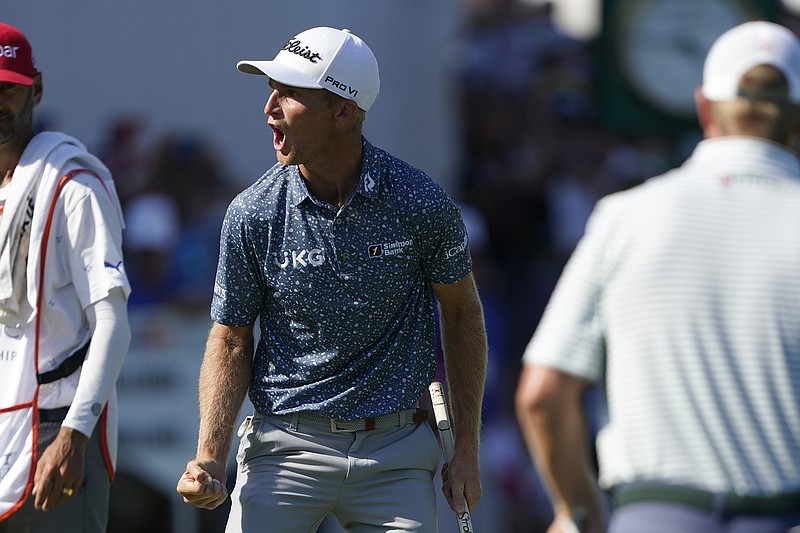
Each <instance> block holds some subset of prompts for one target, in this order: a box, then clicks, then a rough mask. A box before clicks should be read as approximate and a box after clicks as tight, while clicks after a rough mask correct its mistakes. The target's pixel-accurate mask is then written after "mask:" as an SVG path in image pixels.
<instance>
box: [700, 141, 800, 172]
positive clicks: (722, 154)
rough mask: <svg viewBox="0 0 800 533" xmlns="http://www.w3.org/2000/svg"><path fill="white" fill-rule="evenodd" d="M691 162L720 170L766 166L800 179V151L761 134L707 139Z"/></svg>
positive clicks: (701, 143) (701, 142)
mask: <svg viewBox="0 0 800 533" xmlns="http://www.w3.org/2000/svg"><path fill="white" fill-rule="evenodd" d="M690 162H691V164H702V165H706V164H708V165H713V166H719V167H720V168H721V169H723V170H725V169H730V168H733V169H736V168H743V167H744V168H749V167H750V166H753V165H763V166H766V167H767V168H769V167H772V168H774V169H776V170H780V171H782V174H784V175H787V176H791V177H793V178H795V179H798V178H800V159H798V157H797V154H795V153H794V152H792V151H791V150H789V149H788V148H787V147H785V146H783V145H780V144H778V143H775V142H772V141H769V140H766V139H761V138H758V137H745V136H725V137H715V138H713V139H705V140H703V141H700V143H698V145H697V147H696V148H695V150H694V152H693V153H692V157H691V159H690Z"/></svg>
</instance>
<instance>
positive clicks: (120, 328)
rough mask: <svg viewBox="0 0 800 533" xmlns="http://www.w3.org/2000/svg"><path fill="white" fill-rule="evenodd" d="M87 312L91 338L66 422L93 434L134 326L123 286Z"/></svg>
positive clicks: (119, 369)
mask: <svg viewBox="0 0 800 533" xmlns="http://www.w3.org/2000/svg"><path fill="white" fill-rule="evenodd" d="M86 312H87V318H88V319H89V324H90V327H91V328H92V339H91V343H90V344H89V351H88V353H87V354H86V360H85V361H84V363H83V367H82V368H81V377H80V381H79V382H78V389H77V390H76V391H75V398H74V400H73V401H72V405H71V406H70V408H69V412H68V413H67V416H66V418H65V419H64V423H63V426H65V427H68V428H72V429H74V430H76V431H80V432H81V433H83V434H84V435H86V436H91V434H92V430H93V429H94V426H95V424H96V423H97V420H98V418H99V417H100V414H101V413H102V411H103V407H105V405H106V402H107V401H108V398H109V396H110V395H111V392H112V390H113V389H114V384H115V383H116V381H117V378H118V377H119V373H120V371H121V370H122V364H123V362H124V360H125V355H126V354H127V352H128V345H129V344H130V341H131V330H130V325H129V324H128V306H127V299H126V298H125V295H124V293H123V289H122V288H120V287H116V288H114V289H111V290H110V291H109V293H108V296H106V297H105V298H103V299H101V300H98V301H97V302H95V303H94V304H92V305H90V306H89V307H88V308H87V309H86Z"/></svg>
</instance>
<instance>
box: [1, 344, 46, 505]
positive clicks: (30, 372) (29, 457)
mask: <svg viewBox="0 0 800 533" xmlns="http://www.w3.org/2000/svg"><path fill="white" fill-rule="evenodd" d="M0 329H1V330H2V331H0V372H2V374H3V381H4V384H5V386H4V387H3V388H2V389H0V520H2V519H3V518H5V517H6V516H8V515H10V514H11V513H12V512H14V511H16V509H17V508H18V507H19V506H21V505H22V502H24V501H25V498H27V496H28V494H29V493H30V490H31V488H32V485H33V474H34V470H33V468H34V465H35V464H36V460H35V459H36V458H35V457H34V456H33V454H34V452H33V450H34V445H33V440H34V435H35V431H36V425H35V422H36V421H35V419H34V410H35V409H36V399H37V398H36V396H37V392H38V385H37V383H36V367H35V364H36V359H35V356H34V346H33V342H32V341H33V338H31V337H28V336H26V335H20V336H19V337H17V338H13V337H10V336H8V332H7V329H6V328H0Z"/></svg>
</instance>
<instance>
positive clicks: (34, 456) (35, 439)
mask: <svg viewBox="0 0 800 533" xmlns="http://www.w3.org/2000/svg"><path fill="white" fill-rule="evenodd" d="M81 173H87V174H91V175H92V176H94V177H95V178H97V179H98V180H100V183H101V184H102V185H103V188H105V189H106V192H108V187H106V184H105V182H104V181H103V179H102V178H101V177H100V176H99V175H98V174H97V173H96V172H94V171H93V170H90V169H88V168H79V169H75V170H72V171H70V172H67V173H66V174H64V175H63V176H62V177H61V179H60V180H59V182H58V185H56V188H55V191H54V192H53V198H52V200H50V209H49V211H48V213H47V221H46V222H45V226H44V232H43V234H42V244H41V250H40V254H41V257H40V260H39V278H38V279H39V287H42V286H43V284H42V283H41V280H42V279H44V267H45V261H46V259H47V242H48V240H49V238H50V230H51V228H52V225H53V215H54V213H55V210H56V203H57V200H58V196H59V195H60V194H61V190H62V189H63V188H64V185H66V184H67V182H69V181H70V180H71V179H72V178H74V177H75V176H76V175H78V174H81ZM109 194H110V193H109ZM43 298H44V290H39V292H38V294H37V295H36V326H35V330H34V335H35V336H34V351H33V353H34V365H35V366H34V368H35V370H36V372H38V371H39V332H40V330H41V317H42V312H41V310H42V299H43ZM38 405H39V385H37V386H36V392H35V393H34V395H33V401H32V402H30V403H25V404H19V405H15V406H13V407H10V408H5V409H3V410H2V411H0V412H9V411H14V410H17V409H24V408H27V407H30V408H32V409H33V415H32V417H31V420H32V428H31V435H32V439H31V442H32V444H31V446H32V448H33V449H32V450H31V468H30V474H29V476H28V483H27V484H26V485H25V491H24V492H23V494H22V497H21V498H20V500H19V501H18V502H17V503H16V504H14V506H13V507H11V508H10V509H9V510H8V511H7V512H5V513H4V514H2V515H0V521H3V520H5V519H6V518H8V517H9V516H11V515H12V514H13V513H14V512H16V511H17V509H19V508H20V507H21V506H22V504H23V503H25V500H27V499H28V496H29V495H30V493H31V490H32V489H33V479H34V476H35V475H36V462H37V460H38V450H37V448H38V444H39V407H38ZM107 409H108V406H106V410H107ZM105 414H106V411H105V410H104V412H103V421H102V422H101V430H103V431H105V428H106V423H105V420H104V418H105ZM102 437H103V456H104V457H105V462H106V467H107V468H108V470H109V476H110V478H111V479H113V476H114V470H113V467H112V464H111V458H110V455H109V453H108V446H107V442H106V439H105V434H103V435H102Z"/></svg>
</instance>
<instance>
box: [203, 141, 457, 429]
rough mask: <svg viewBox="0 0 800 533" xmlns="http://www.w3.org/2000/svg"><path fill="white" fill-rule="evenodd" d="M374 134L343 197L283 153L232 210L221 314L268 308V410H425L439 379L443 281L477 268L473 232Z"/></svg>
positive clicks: (263, 313)
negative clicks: (338, 202)
mask: <svg viewBox="0 0 800 533" xmlns="http://www.w3.org/2000/svg"><path fill="white" fill-rule="evenodd" d="M363 146H364V163H363V167H362V174H361V179H360V181H359V183H358V185H357V186H356V190H355V192H354V193H353V195H352V196H351V198H350V199H349V200H348V202H347V203H346V204H345V205H344V206H343V207H342V208H341V209H339V208H337V207H336V206H333V205H330V204H327V203H325V202H321V201H319V200H317V199H315V198H313V197H312V196H311V195H310V194H309V192H308V189H307V188H306V185H305V182H304V181H303V178H302V176H301V175H300V173H299V171H298V168H297V167H296V166H285V165H282V164H280V163H278V164H276V165H275V166H274V167H272V169H270V170H269V171H268V172H267V173H266V174H265V175H264V176H262V177H261V178H260V179H259V180H258V181H257V182H256V183H254V184H253V185H252V186H250V187H249V188H248V189H246V190H245V191H243V192H242V193H240V194H239V195H238V196H237V197H236V198H235V199H234V200H233V202H232V203H231V205H230V206H229V208H228V212H227V214H226V215H225V220H224V222H223V226H222V237H221V243H220V258H219V265H218V268H217V279H216V283H215V286H214V298H213V302H212V307H211V318H212V319H213V320H214V321H215V322H218V323H220V324H225V325H229V326H240V327H244V326H249V325H251V324H254V323H255V321H256V319H257V318H258V319H259V323H260V337H259V341H258V345H257V347H256V353H255V361H254V365H253V379H252V382H251V384H250V400H251V401H252V402H253V405H254V406H255V408H256V409H257V410H258V411H259V412H261V413H272V414H286V413H292V412H296V411H318V412H320V413H321V414H324V415H326V416H330V417H333V418H339V419H352V418H361V417H367V416H375V415H380V414H384V413H388V412H391V411H396V410H398V409H408V408H412V407H413V406H414V405H415V404H416V402H417V401H418V399H419V397H420V395H421V394H422V393H423V392H425V390H426V389H427V386H428V384H429V383H430V382H431V380H432V379H433V377H434V372H435V369H436V356H435V350H436V344H435V343H436V332H435V327H436V326H435V321H434V297H433V291H432V290H431V287H430V283H441V284H450V283H455V282H457V281H459V280H460V279H462V278H463V277H464V276H465V275H466V274H467V273H468V272H469V271H470V269H471V267H472V264H471V259H470V255H469V249H468V246H467V234H466V230H465V228H464V224H463V222H462V219H461V214H460V211H459V209H458V207H457V206H456V205H455V204H454V203H453V201H452V200H451V199H450V197H449V196H448V195H447V194H446V193H445V191H444V190H443V189H442V188H441V187H440V186H439V185H437V184H436V183H435V182H433V180H431V179H430V178H429V177H428V176H427V175H425V174H424V173H423V172H421V171H420V170H417V169H415V168H413V167H411V166H410V165H408V164H407V163H405V162H403V161H401V160H400V159H398V158H396V157H394V156H392V155H391V154H389V153H387V152H385V151H383V150H381V149H378V148H375V147H373V146H372V145H371V144H370V143H369V142H367V140H366V139H363Z"/></svg>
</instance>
